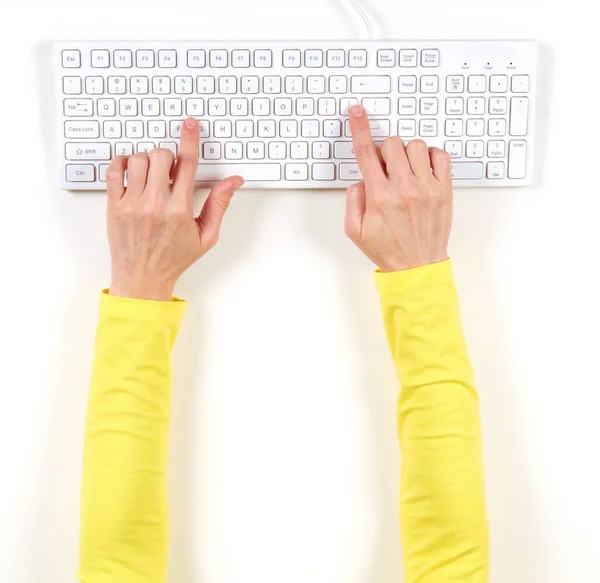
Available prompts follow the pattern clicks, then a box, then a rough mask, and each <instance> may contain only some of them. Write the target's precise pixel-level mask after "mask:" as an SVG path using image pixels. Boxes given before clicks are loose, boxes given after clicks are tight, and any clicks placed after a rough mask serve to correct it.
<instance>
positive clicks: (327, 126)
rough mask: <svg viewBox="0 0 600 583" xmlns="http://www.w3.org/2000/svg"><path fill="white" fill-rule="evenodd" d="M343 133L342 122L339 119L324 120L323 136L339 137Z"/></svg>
mask: <svg viewBox="0 0 600 583" xmlns="http://www.w3.org/2000/svg"><path fill="white" fill-rule="evenodd" d="M320 115H321V114H320ZM341 135H342V122H341V121H340V120H339V119H326V120H325V121H323V136H324V137H325V138H339V137H340V136H341Z"/></svg>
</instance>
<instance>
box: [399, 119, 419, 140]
mask: <svg viewBox="0 0 600 583" xmlns="http://www.w3.org/2000/svg"><path fill="white" fill-rule="evenodd" d="M398 135H399V136H400V137H401V138H414V137H415V136H416V135H417V122H416V121H415V120H414V119H406V120H405V119H401V120H400V121H399V122H398Z"/></svg>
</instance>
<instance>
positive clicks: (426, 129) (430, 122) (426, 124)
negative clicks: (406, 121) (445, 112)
mask: <svg viewBox="0 0 600 583" xmlns="http://www.w3.org/2000/svg"><path fill="white" fill-rule="evenodd" d="M419 135H420V136H421V137H422V138H433V137H435V136H437V120H435V119H422V120H421V121H419Z"/></svg>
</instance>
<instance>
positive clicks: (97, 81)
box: [85, 77, 104, 95]
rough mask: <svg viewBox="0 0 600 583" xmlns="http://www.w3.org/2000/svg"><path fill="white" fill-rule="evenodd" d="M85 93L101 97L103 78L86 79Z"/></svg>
mask: <svg viewBox="0 0 600 583" xmlns="http://www.w3.org/2000/svg"><path fill="white" fill-rule="evenodd" d="M85 92H86V93H87V94H88V95H102V93H104V77H86V78H85Z"/></svg>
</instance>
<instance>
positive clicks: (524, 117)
mask: <svg viewBox="0 0 600 583" xmlns="http://www.w3.org/2000/svg"><path fill="white" fill-rule="evenodd" d="M528 115H529V99H528V98H527V97H511V99H510V130H509V133H510V135H511V136H526V135H527V121H528ZM509 174H510V173H509ZM509 178H511V177H510V175H509Z"/></svg>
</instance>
